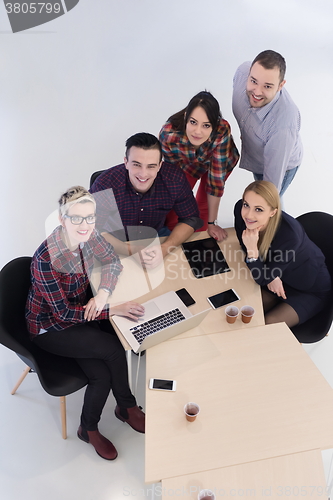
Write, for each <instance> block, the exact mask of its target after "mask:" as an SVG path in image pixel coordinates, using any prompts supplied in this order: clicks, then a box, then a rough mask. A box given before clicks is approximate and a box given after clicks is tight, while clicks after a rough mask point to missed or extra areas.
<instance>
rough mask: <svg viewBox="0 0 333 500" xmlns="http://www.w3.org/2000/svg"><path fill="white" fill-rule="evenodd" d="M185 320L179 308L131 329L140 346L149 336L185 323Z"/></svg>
mask: <svg viewBox="0 0 333 500" xmlns="http://www.w3.org/2000/svg"><path fill="white" fill-rule="evenodd" d="M183 319H185V316H184V315H183V313H182V312H180V310H179V309H178V307H177V308H176V309H172V311H168V312H167V313H165V314H161V316H157V317H156V318H153V319H150V320H148V321H145V322H144V323H140V324H139V325H136V326H133V327H132V328H130V331H131V332H132V333H133V335H134V337H135V338H136V340H137V341H138V342H139V344H141V343H142V342H143V340H144V339H145V338H146V337H147V336H148V335H152V334H153V333H156V332H158V331H160V330H163V329H164V328H167V327H168V326H171V325H174V324H175V323H179V321H183Z"/></svg>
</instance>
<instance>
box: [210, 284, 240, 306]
mask: <svg viewBox="0 0 333 500" xmlns="http://www.w3.org/2000/svg"><path fill="white" fill-rule="evenodd" d="M239 299H240V297H238V295H237V293H236V292H235V290H233V289H232V288H230V289H229V290H226V291H225V292H221V293H217V294H216V295H212V296H211V297H207V300H208V302H209V303H210V305H211V306H212V307H213V308H214V309H218V308H219V307H222V306H226V305H227V304H230V302H235V300H239Z"/></svg>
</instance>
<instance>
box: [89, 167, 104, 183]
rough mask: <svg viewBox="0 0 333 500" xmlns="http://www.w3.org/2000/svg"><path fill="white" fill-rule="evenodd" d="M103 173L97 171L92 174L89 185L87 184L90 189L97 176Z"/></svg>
mask: <svg viewBox="0 0 333 500" xmlns="http://www.w3.org/2000/svg"><path fill="white" fill-rule="evenodd" d="M103 172H105V170H98V171H97V172H94V173H93V174H91V177H90V184H89V186H90V187H91V186H92V185H93V184H94V182H95V180H96V179H97V177H98V176H99V175H101V174H102V173H103Z"/></svg>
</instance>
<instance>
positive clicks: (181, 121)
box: [168, 90, 222, 133]
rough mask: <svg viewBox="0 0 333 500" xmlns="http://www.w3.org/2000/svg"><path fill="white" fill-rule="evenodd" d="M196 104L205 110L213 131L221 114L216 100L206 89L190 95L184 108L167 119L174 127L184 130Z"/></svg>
mask: <svg viewBox="0 0 333 500" xmlns="http://www.w3.org/2000/svg"><path fill="white" fill-rule="evenodd" d="M198 106H199V107H201V108H202V109H203V110H204V111H205V113H206V115H207V118H208V120H209V123H210V124H211V125H212V129H213V130H212V133H213V132H215V131H216V130H217V128H218V126H219V123H220V119H221V118H222V114H221V110H220V105H219V103H218V100H217V99H215V97H214V96H213V95H212V94H211V93H210V92H207V91H206V90H204V91H202V92H199V94H196V95H195V96H194V97H192V99H191V100H190V102H189V103H188V105H187V106H186V108H184V109H182V110H181V111H178V113H175V114H174V115H172V116H170V118H169V119H168V121H169V122H171V124H172V127H173V128H174V129H176V130H179V131H184V130H185V128H186V124H187V122H188V121H189V119H190V116H191V114H192V112H193V110H194V109H195V108H197V107H198Z"/></svg>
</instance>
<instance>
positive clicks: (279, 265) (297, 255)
mask: <svg viewBox="0 0 333 500" xmlns="http://www.w3.org/2000/svg"><path fill="white" fill-rule="evenodd" d="M242 203H243V202H242V200H239V201H238V202H237V203H236V205H235V209H234V216H235V229H236V233H237V237H238V240H239V242H240V244H241V246H242V248H243V250H244V251H245V253H246V247H245V245H244V244H243V241H242V233H243V231H244V229H246V226H245V222H244V221H243V219H242V217H241V208H242ZM246 265H247V266H248V268H249V269H250V271H251V273H252V276H253V278H254V280H255V281H256V282H257V283H258V284H259V285H261V286H265V285H267V284H268V283H270V282H271V281H273V279H274V278H276V277H277V276H278V277H279V278H281V280H282V281H283V282H284V283H286V284H287V285H289V286H291V287H293V288H295V289H296V290H301V291H308V292H312V293H314V292H325V291H329V290H330V289H331V278H330V275H329V272H328V269H327V267H326V264H325V257H324V255H323V253H322V251H321V250H320V248H318V247H317V245H315V244H314V243H313V241H311V240H310V239H309V238H308V236H307V235H306V233H305V231H304V228H303V226H302V225H301V224H300V223H299V222H298V221H297V220H296V219H294V218H293V217H291V216H290V215H288V214H286V213H285V212H282V217H281V223H280V226H279V227H278V230H277V232H276V234H275V236H274V238H273V241H272V243H271V246H270V249H269V251H268V254H267V258H266V261H265V262H263V261H262V260H261V259H260V258H259V259H258V260H257V261H256V262H252V263H251V262H249V263H246Z"/></svg>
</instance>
